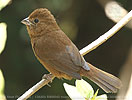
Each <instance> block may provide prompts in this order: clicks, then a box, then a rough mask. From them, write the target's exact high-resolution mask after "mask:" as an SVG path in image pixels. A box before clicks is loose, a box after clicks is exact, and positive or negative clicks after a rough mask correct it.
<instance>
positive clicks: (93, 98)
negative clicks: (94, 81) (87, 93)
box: [91, 89, 99, 100]
mask: <svg viewBox="0 0 132 100" xmlns="http://www.w3.org/2000/svg"><path fill="white" fill-rule="evenodd" d="M98 91H99V89H98V90H97V91H96V92H95V94H94V96H93V97H92V99H91V100H95V98H96V96H97V94H98Z"/></svg>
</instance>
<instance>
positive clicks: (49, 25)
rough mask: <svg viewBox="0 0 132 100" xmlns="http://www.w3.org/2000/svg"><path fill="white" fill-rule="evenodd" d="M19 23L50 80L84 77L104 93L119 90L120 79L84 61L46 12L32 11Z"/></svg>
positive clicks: (41, 9)
mask: <svg viewBox="0 0 132 100" xmlns="http://www.w3.org/2000/svg"><path fill="white" fill-rule="evenodd" d="M22 23H23V24H25V25H26V26H27V30H28V34H29V36H30V38H31V44H32V48H33V51H34V54H35V56H36V57H37V59H38V60H39V61H40V63H41V64H42V65H43V66H44V67H45V68H46V69H47V70H48V71H49V72H50V73H52V74H53V75H54V76H56V77H57V78H65V79H69V80H71V79H72V78H75V79H81V78H82V76H85V77H87V78H89V79H90V80H92V81H93V82H95V83H96V84H97V85H99V86H100V87H101V88H102V89H103V90H104V91H105V92H107V93H110V92H111V93H116V92H117V90H118V89H120V87H121V81H120V79H118V78H117V77H115V76H113V75H112V74H109V73H107V72H104V71H102V70H100V69H98V68H96V67H94V66H93V65H91V64H89V63H87V62H86V61H85V60H84V58H83V57H82V56H81V55H80V53H79V50H78V49H77V47H76V46H75V45H74V44H73V42H72V41H71V40H70V39H69V38H68V37H67V35H66V34H65V33H64V32H63V31H62V30H61V29H60V27H59V26H58V25H57V23H56V20H55V18H54V17H53V15H52V14H51V13H50V11H48V9H46V8H39V9H36V10H35V11H33V12H32V13H31V14H30V15H29V17H27V18H25V19H24V20H22Z"/></svg>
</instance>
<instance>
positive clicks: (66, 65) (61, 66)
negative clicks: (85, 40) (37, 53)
mask: <svg viewBox="0 0 132 100" xmlns="http://www.w3.org/2000/svg"><path fill="white" fill-rule="evenodd" d="M48 63H49V64H51V65H52V66H54V68H55V69H57V70H58V71H60V72H63V73H65V74H68V75H70V76H72V77H74V78H77V79H80V78H81V76H80V74H79V71H80V68H81V67H84V66H85V60H84V59H83V58H82V56H81V55H80V53H79V51H78V49H77V48H76V46H75V45H74V44H72V45H71V46H66V49H65V51H62V52H59V53H58V54H56V57H55V56H54V57H52V60H49V61H48Z"/></svg>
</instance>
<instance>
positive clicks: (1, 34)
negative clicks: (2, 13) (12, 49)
mask: <svg viewBox="0 0 132 100" xmlns="http://www.w3.org/2000/svg"><path fill="white" fill-rule="evenodd" d="M6 27H7V25H6V24H5V23H0V53H1V52H2V51H3V50H4V47H5V43H6V39H7V32H6Z"/></svg>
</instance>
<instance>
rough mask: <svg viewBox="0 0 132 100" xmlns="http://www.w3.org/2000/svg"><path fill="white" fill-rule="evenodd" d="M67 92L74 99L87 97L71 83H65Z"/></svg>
mask: <svg viewBox="0 0 132 100" xmlns="http://www.w3.org/2000/svg"><path fill="white" fill-rule="evenodd" d="M63 86H64V88H65V91H66V93H67V94H68V95H69V97H70V98H71V99H72V100H85V98H84V97H83V96H82V95H81V94H80V93H79V92H78V91H77V88H76V87H75V86H72V85H69V84H67V83H64V84H63Z"/></svg>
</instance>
